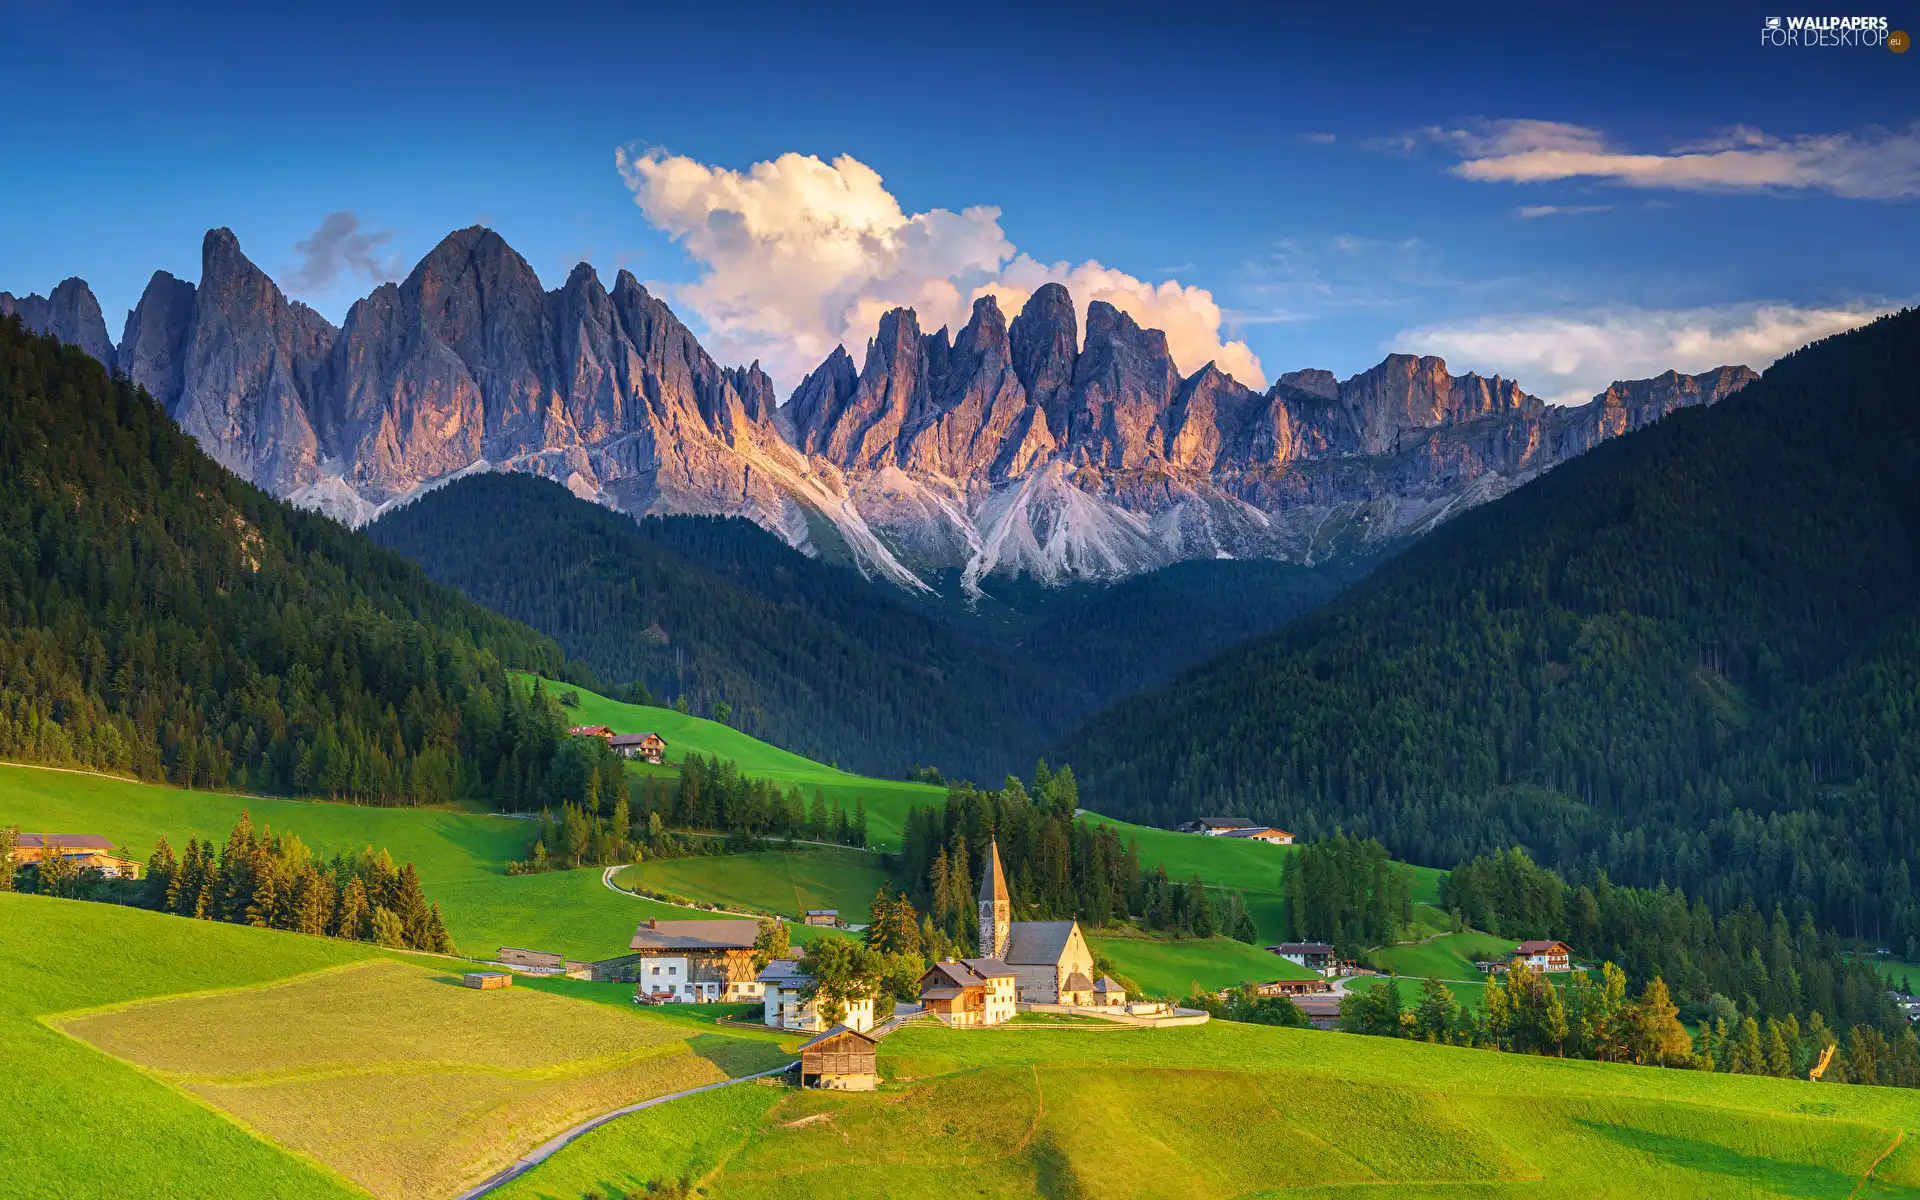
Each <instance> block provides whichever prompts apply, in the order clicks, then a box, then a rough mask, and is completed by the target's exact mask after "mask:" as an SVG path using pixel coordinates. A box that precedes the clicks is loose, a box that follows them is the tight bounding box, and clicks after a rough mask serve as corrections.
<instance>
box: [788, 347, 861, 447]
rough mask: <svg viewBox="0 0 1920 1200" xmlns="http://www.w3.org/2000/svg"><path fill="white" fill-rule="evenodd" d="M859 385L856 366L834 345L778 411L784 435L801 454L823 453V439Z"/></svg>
mask: <svg viewBox="0 0 1920 1200" xmlns="http://www.w3.org/2000/svg"><path fill="white" fill-rule="evenodd" d="M859 386H860V372H859V369H858V368H856V367H855V366H854V365H853V356H852V355H851V354H848V353H847V348H846V347H845V346H835V347H834V348H833V353H831V354H829V355H827V360H826V361H825V362H823V363H821V364H820V365H819V366H817V367H815V368H814V369H813V370H812V372H810V373H809V374H808V375H807V377H806V378H805V379H802V380H801V381H800V386H799V387H797V388H795V389H794V390H793V395H792V396H791V397H789V398H788V400H787V403H786V405H785V406H784V407H783V408H782V409H781V412H782V413H784V414H786V420H785V421H784V424H785V425H786V427H787V430H788V433H787V438H788V440H789V441H791V442H792V443H793V445H794V447H795V448H796V449H798V450H799V451H800V452H801V453H803V454H825V453H826V448H827V439H828V437H829V435H830V434H831V433H832V431H833V428H834V426H836V425H837V424H839V421H840V417H841V414H843V413H844V412H846V410H847V406H848V405H849V404H851V403H853V394H854V392H855V390H856V389H857V388H858V387H859Z"/></svg>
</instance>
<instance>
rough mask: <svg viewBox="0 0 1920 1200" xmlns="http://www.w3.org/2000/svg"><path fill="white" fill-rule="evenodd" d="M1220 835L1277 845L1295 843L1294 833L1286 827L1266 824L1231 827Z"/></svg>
mask: <svg viewBox="0 0 1920 1200" xmlns="http://www.w3.org/2000/svg"><path fill="white" fill-rule="evenodd" d="M1220 836H1221V837H1230V838H1247V839H1250V840H1252V841H1256V842H1267V843H1270V844H1272V845H1275V846H1291V845H1293V835H1292V834H1290V833H1288V832H1287V831H1286V830H1284V829H1272V828H1269V827H1268V826H1265V825H1249V826H1247V827H1246V828H1245V829H1229V830H1227V831H1226V832H1225V833H1222V834H1221V835H1220Z"/></svg>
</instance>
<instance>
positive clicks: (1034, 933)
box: [980, 842, 1094, 1007]
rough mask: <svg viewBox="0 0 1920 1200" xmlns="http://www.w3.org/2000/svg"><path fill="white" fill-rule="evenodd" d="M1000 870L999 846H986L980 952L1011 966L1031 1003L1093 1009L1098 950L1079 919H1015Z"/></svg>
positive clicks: (1020, 990)
mask: <svg viewBox="0 0 1920 1200" xmlns="http://www.w3.org/2000/svg"><path fill="white" fill-rule="evenodd" d="M1012 918H1013V902H1012V899H1011V898H1010V897H1009V896H1008V894H1007V877H1006V875H1005V873H1004V872H1002V871H1001V869H1000V846H999V843H997V842H994V843H989V845H988V847H987V868H986V870H985V871H984V872H982V874H981V876H980V954H981V956H982V957H983V958H987V959H997V960H999V961H1001V962H1004V963H1006V965H1007V966H1008V968H1010V969H1011V970H1012V971H1013V974H1014V988H1015V990H1016V991H1017V992H1018V994H1019V998H1020V1000H1021V1001H1022V1002H1024V1003H1028V1004H1072V1005H1078V1006H1081V1007H1091V1006H1092V1005H1093V1003H1094V994H1093V951H1092V950H1091V949H1089V948H1088V947H1087V939H1086V938H1085V937H1084V936H1083V935H1082V934H1081V933H1080V922H1078V921H1015V920H1013V919H1012Z"/></svg>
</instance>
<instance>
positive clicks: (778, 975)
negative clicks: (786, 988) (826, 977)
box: [753, 958, 813, 987]
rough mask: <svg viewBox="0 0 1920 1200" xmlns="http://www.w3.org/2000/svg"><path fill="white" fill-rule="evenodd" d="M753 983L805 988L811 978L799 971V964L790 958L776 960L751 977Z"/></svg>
mask: <svg viewBox="0 0 1920 1200" xmlns="http://www.w3.org/2000/svg"><path fill="white" fill-rule="evenodd" d="M753 981H754V982H755V983H779V984H792V985H793V986H795V987H805V986H807V985H808V984H810V983H812V982H813V976H811V975H809V974H807V973H806V972H805V971H802V970H801V969H800V963H799V962H798V961H797V960H795V959H791V958H776V959H774V960H773V961H772V962H770V963H768V964H767V965H766V966H764V967H762V968H761V969H760V973H759V974H758V975H755V976H754V977H753Z"/></svg>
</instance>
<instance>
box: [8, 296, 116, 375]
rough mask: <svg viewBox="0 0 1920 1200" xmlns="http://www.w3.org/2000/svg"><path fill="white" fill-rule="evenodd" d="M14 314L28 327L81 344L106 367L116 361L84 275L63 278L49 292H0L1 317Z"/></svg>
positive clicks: (70, 344) (97, 306)
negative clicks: (24, 293) (45, 293)
mask: <svg viewBox="0 0 1920 1200" xmlns="http://www.w3.org/2000/svg"><path fill="white" fill-rule="evenodd" d="M15 314H18V316H19V317H20V323H21V324H22V325H24V326H26V327H27V328H28V329H31V330H32V331H33V332H35V333H38V334H42V335H46V334H51V335H52V336H54V337H57V338H59V339H60V340H61V341H63V342H65V343H67V344H68V345H69V346H78V347H80V349H82V350H85V351H86V352H87V353H88V354H91V355H93V357H95V358H97V359H99V360H100V362H101V364H102V365H103V366H105V367H106V368H107V369H108V370H109V371H111V370H113V368H114V365H115V363H116V362H117V361H118V356H117V355H116V354H115V352H114V347H113V339H112V338H110V337H108V336H107V322H106V318H105V317H103V316H101V315H100V301H98V300H96V299H95V298H94V295H93V289H92V288H90V287H88V286H87V281H86V280H84V279H79V278H68V279H63V280H61V281H60V283H59V285H58V286H57V287H55V288H54V289H53V293H52V294H51V295H48V296H41V295H37V294H31V293H30V294H28V295H25V296H15V295H13V294H12V293H11V292H0V317H7V316H13V315H15Z"/></svg>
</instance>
